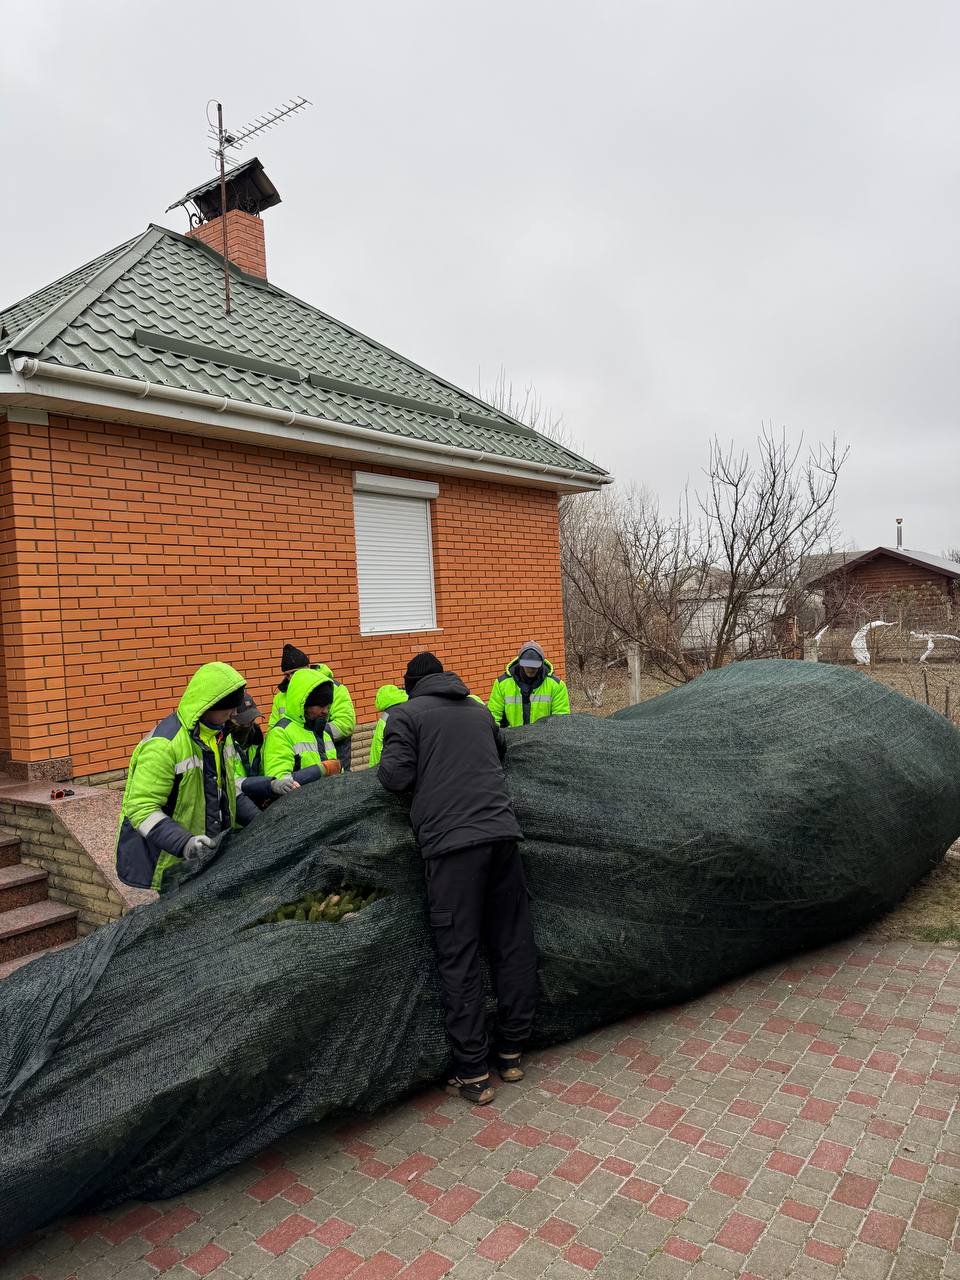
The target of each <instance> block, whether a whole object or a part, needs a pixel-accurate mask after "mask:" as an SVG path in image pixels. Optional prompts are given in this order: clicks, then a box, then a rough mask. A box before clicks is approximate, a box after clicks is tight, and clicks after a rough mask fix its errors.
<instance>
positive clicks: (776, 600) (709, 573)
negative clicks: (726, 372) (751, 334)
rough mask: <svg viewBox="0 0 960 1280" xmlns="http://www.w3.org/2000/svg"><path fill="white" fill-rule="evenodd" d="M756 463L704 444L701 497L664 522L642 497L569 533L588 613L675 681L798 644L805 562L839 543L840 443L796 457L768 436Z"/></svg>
mask: <svg viewBox="0 0 960 1280" xmlns="http://www.w3.org/2000/svg"><path fill="white" fill-rule="evenodd" d="M757 443H758V450H757V455H756V461H755V462H754V461H752V460H751V458H750V457H749V455H748V454H746V453H740V454H736V453H734V451H733V450H732V448H730V449H726V450H724V449H723V448H721V446H720V444H719V442H717V441H714V443H713V445H712V446H711V449H710V456H709V462H708V467H707V471H706V484H705V486H704V488H703V492H702V493H700V494H697V495H694V496H693V497H692V498H691V497H690V495H689V494H684V497H683V499H682V501H681V503H680V506H679V508H678V511H677V513H676V515H673V516H665V515H663V513H662V512H661V511H660V509H659V507H658V505H657V503H656V502H655V501H654V500H652V499H651V498H650V497H649V495H647V494H645V493H642V492H635V493H632V494H628V495H627V496H626V498H621V499H619V500H616V499H608V511H607V519H606V520H604V521H603V522H595V523H593V524H590V525H588V526H587V527H581V528H578V529H576V530H572V531H571V538H570V540H569V545H568V547H567V556H568V570H567V576H568V580H569V582H570V584H571V587H572V589H573V590H574V591H575V592H576V593H577V594H578V596H579V598H580V599H581V600H582V601H583V602H584V603H585V604H586V606H587V607H588V608H590V609H591V610H593V611H595V612H597V613H599V614H600V615H601V616H602V617H604V618H605V619H606V621H607V622H608V623H609V624H610V626H611V627H612V628H613V630H614V631H615V632H616V633H617V634H618V635H621V636H622V637H623V638H624V639H625V640H626V641H628V642H630V643H632V644H635V645H637V646H638V647H639V649H640V651H641V654H642V656H643V658H644V660H645V662H646V663H647V665H648V666H649V667H650V668H652V669H653V670H655V671H656V672H658V673H659V674H660V675H662V676H664V677H665V678H666V679H667V680H669V681H671V682H673V683H682V682H683V681H686V680H689V679H691V678H692V677H693V676H695V675H698V674H699V673H700V672H701V671H704V670H706V669H708V668H711V667H719V666H722V665H724V664H725V663H727V662H730V661H733V660H735V659H739V658H747V657H772V656H779V655H780V654H782V653H783V652H784V651H785V649H788V650H790V651H792V650H793V647H794V646H795V645H796V644H797V643H798V640H799V639H800V638H801V637H802V634H803V632H804V629H805V627H806V626H809V625H812V623H813V620H812V619H807V618H806V617H805V614H804V608H805V604H806V601H807V599H808V596H809V565H810V563H811V561H812V558H813V557H814V555H815V554H816V553H817V552H818V551H820V550H822V549H823V548H824V547H825V546H827V545H831V544H833V543H834V542H835V541H836V537H835V518H834V495H835V491H836V485H837V479H838V476H839V473H840V469H841V467H842V465H843V462H844V459H845V457H846V453H845V452H841V451H840V450H839V449H838V447H837V445H836V443H835V442H834V443H832V444H830V445H829V446H820V447H819V448H816V449H813V450H810V451H808V452H807V453H804V452H803V451H802V446H801V445H797V446H791V445H790V444H788V442H787V439H786V435H785V433H783V432H781V433H780V434H779V435H777V434H774V433H773V432H772V431H769V430H766V429H765V430H764V431H763V432H762V433H761V435H760V437H759V439H758V442H757Z"/></svg>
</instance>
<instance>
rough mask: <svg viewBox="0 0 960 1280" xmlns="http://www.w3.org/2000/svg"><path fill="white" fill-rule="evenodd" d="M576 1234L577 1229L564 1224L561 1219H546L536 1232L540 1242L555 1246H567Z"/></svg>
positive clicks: (569, 1224)
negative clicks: (547, 1242)
mask: <svg viewBox="0 0 960 1280" xmlns="http://www.w3.org/2000/svg"><path fill="white" fill-rule="evenodd" d="M576 1234H577V1228H576V1227H575V1226H574V1225H573V1223H572V1222H564V1221H563V1219H562V1218H548V1219H547V1221H546V1222H545V1223H544V1224H543V1226H542V1227H540V1228H539V1229H538V1231H537V1235H538V1236H539V1237H540V1239H541V1240H547V1241H549V1243H550V1244H555V1245H564V1244H568V1243H569V1242H570V1241H571V1240H572V1239H573V1237H574V1236H575V1235H576Z"/></svg>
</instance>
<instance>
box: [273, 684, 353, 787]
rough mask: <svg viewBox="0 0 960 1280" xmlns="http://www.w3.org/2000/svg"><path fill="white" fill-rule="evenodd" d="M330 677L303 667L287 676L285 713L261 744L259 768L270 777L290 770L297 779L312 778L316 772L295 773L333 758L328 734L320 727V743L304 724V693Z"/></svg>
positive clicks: (283, 774)
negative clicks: (305, 774)
mask: <svg viewBox="0 0 960 1280" xmlns="http://www.w3.org/2000/svg"><path fill="white" fill-rule="evenodd" d="M329 679H330V677H329V676H328V675H323V674H321V672H320V671H315V670H313V668H311V667H304V668H302V669H301V670H300V671H295V672H294V673H293V675H292V676H291V677H290V685H289V687H288V689H287V691H286V695H285V696H286V712H287V713H286V715H284V716H282V717H281V719H280V720H278V721H277V723H276V724H275V725H274V726H273V727H272V728H271V729H269V730H268V731H267V737H266V740H265V742H264V744H263V772H264V773H265V774H266V775H267V777H270V778H282V777H284V776H285V775H286V774H288V773H292V774H293V776H294V777H295V778H296V779H297V781H298V782H301V783H303V782H313V781H314V780H315V778H317V777H319V776H320V775H319V772H316V773H309V774H307V776H305V777H297V775H298V774H299V773H301V772H304V771H306V770H310V769H315V768H316V767H317V766H319V765H321V764H322V763H323V761H324V760H336V758H337V748H336V746H335V745H334V742H333V739H332V738H331V736H330V734H329V733H327V732H326V730H324V733H323V741H322V743H321V742H320V741H319V740H318V739H317V735H316V734H315V733H314V732H313V731H312V730H311V729H308V728H307V727H306V724H305V723H304V717H305V714H306V698H307V695H308V694H309V693H310V692H311V691H312V690H313V689H315V688H316V687H317V686H318V685H321V684H325V683H326V682H327V681H328V680H329Z"/></svg>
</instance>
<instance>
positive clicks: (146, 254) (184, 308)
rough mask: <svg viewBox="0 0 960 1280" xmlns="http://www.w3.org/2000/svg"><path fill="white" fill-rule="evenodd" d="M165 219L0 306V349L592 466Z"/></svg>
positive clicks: (533, 458)
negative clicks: (229, 262) (227, 304)
mask: <svg viewBox="0 0 960 1280" xmlns="http://www.w3.org/2000/svg"><path fill="white" fill-rule="evenodd" d="M231 297H232V304H233V311H232V314H231V315H229V316H226V315H224V311H223V260H222V258H221V257H220V256H219V255H218V254H216V253H214V252H213V251H212V250H211V249H209V248H207V246H206V245H203V244H201V243H200V242H199V241H197V240H192V239H189V238H187V237H185V236H181V235H178V234H177V233H176V232H173V231H168V230H166V229H165V228H163V227H150V228H149V229H148V230H147V231H146V232H145V233H144V234H143V235H141V236H138V237H136V238H135V239H134V240H130V241H127V242H126V243H125V244H122V245H120V246H118V247H117V248H116V249H113V250H111V252H110V253H107V254H104V255H103V256H102V257H100V258H97V259H95V261H94V262H91V263H88V264H87V266H85V267H81V268H80V269H79V270H78V271H75V272H73V273H72V274H71V275H69V276H65V277H64V278H63V279H62V280H59V281H57V283H56V284H53V285H49V286H48V287H47V288H46V289H43V290H41V291H40V292H39V293H36V294H33V295H32V296H31V297H30V298H26V299H24V300H23V301H22V302H19V303H17V304H16V305H14V306H12V307H9V308H8V309H7V310H5V311H0V355H2V354H3V353H4V352H5V351H6V352H9V353H10V354H11V355H12V354H14V353H16V354H24V355H30V356H36V357H37V358H39V359H40V360H42V361H46V362H50V363H55V364H60V365H64V366H72V367H74V368H81V369H87V370H93V371H95V372H98V373H106V374H114V375H116V376H119V377H123V378H134V379H138V380H141V381H146V382H151V383H162V384H166V385H167V386H170V387H176V388H180V389H183V390H187V391H194V392H201V393H206V394H209V395H213V396H226V397H229V398H230V399H233V400H241V401H246V402H248V403H252V404H258V405H263V406H265V407H269V408H272V409H282V410H289V411H291V412H294V413H299V414H305V415H307V416H309V417H313V418H322V419H328V420H330V419H332V420H334V421H337V422H342V423H347V424H352V425H355V426H362V427H370V428H374V429H376V430H380V431H383V432H384V433H385V434H389V435H391V436H404V437H407V438H410V439H414V440H425V441H432V442H434V443H435V444H440V445H445V444H446V445H450V446H454V447H458V448H461V449H469V450H476V451H477V452H478V454H479V453H482V454H486V455H487V456H490V455H493V456H495V457H500V458H502V459H503V461H504V462H505V463H508V462H509V460H510V459H524V460H526V461H528V462H536V463H542V464H544V465H546V466H550V467H558V468H574V469H576V470H578V471H583V472H589V473H591V474H593V475H595V476H596V477H597V479H598V480H602V479H604V478H605V477H606V473H605V472H604V471H603V470H602V469H601V468H599V467H597V466H596V465H595V464H594V463H591V462H588V461H587V460H585V459H584V458H581V457H579V456H578V455H577V454H575V453H573V452H571V451H570V450H568V449H566V448H564V447H563V446H561V445H559V444H556V443H555V442H553V441H551V440H548V439H546V438H545V437H543V436H541V435H539V434H538V433H537V432H535V431H533V430H531V429H530V428H529V427H526V426H523V425H522V424H520V423H517V422H516V421H515V420H514V419H512V418H510V417H508V416H507V415H506V414H503V413H500V412H498V411H497V410H496V409H494V408H492V407H491V406H490V405H487V404H485V403H484V402H483V401H482V400H479V399H478V398H477V397H476V396H472V395H470V394H469V393H468V392H465V391H462V390H460V389H459V388H457V387H455V386H453V385H452V384H451V383H448V382H445V381H444V380H443V379H442V378H439V377H437V376H435V375H434V374H431V373H428V372H427V371H426V370H425V369H422V368H420V367H419V366H418V365H416V364H414V363H413V362H412V361H410V360H407V359H405V358H404V357H403V356H399V355H397V354H396V353H395V352H393V351H390V350H388V349H387V348H386V347H383V346H381V345H380V344H379V343H378V342H375V341H373V339H371V338H368V337H365V336H364V335H363V334H361V333H358V332H357V331H356V330H355V329H351V328H350V327H349V326H348V325H345V324H343V323H342V322H341V321H339V320H334V319H333V318H332V317H331V316H328V315H326V314H325V313H324V312H322V311H318V310H317V308H316V307H312V306H309V305H308V304H307V303H305V302H302V301H300V300H299V299H298V298H295V297H293V296H292V295H290V294H288V293H285V292H284V291H283V290H282V289H278V288H276V287H275V286H274V285H272V284H270V283H268V282H267V281H265V280H259V279H256V278H254V277H251V276H247V275H244V274H243V273H242V272H240V271H237V270H236V269H232V280H231Z"/></svg>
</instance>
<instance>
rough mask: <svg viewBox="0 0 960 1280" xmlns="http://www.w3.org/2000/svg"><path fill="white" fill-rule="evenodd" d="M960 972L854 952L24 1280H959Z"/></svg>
mask: <svg viewBox="0 0 960 1280" xmlns="http://www.w3.org/2000/svg"><path fill="white" fill-rule="evenodd" d="M958 1006H960V955H957V954H956V953H954V952H949V951H942V950H941V951H936V950H933V951H931V949H930V948H922V947H916V946H912V945H909V944H905V943H879V942H871V941H870V940H869V939H855V940H853V941H851V942H849V943H846V944H843V945H840V946H837V947H832V948H830V949H829V950H826V951H821V952H818V953H815V954H813V955H810V956H805V957H802V958H801V959H799V960H796V961H794V962H792V963H790V964H788V965H777V966H775V967H773V968H771V969H769V970H767V971H765V972H762V973H760V974H756V975H753V976H751V977H748V978H746V979H744V980H743V981H740V982H737V983H734V984H731V985H729V986H727V987H725V988H724V989H722V990H720V991H716V992H713V993H711V994H710V995H708V996H706V997H704V998H703V999H700V1000H697V1001H695V1002H693V1003H691V1004H688V1005H685V1006H683V1007H681V1008H676V1009H670V1010H665V1011H663V1012H658V1013H655V1014H647V1015H644V1016H641V1017H637V1018H632V1019H630V1020H628V1021H627V1022H625V1023H620V1024H618V1025H617V1026H612V1027H607V1028H604V1029H603V1030H601V1031H598V1032H596V1033H595V1034H593V1035H590V1036H586V1037H584V1038H583V1039H582V1040H579V1041H577V1042H576V1043H573V1044H570V1045H565V1046H562V1047H561V1048H559V1049H556V1050H552V1051H550V1052H549V1053H545V1054H542V1055H540V1056H539V1057H538V1058H537V1059H536V1060H535V1062H534V1064H533V1066H532V1069H531V1071H530V1075H529V1077H528V1080H527V1082H525V1084H523V1085H521V1086H519V1087H517V1086H514V1087H512V1088H511V1087H504V1088H502V1089H501V1091H500V1092H499V1094H498V1097H497V1101H496V1103H495V1104H494V1105H493V1106H491V1107H487V1108H482V1109H475V1110H471V1109H470V1108H467V1107H466V1106H464V1105H463V1104H462V1103H460V1102H459V1101H457V1100H455V1099H448V1098H445V1097H444V1096H443V1095H442V1094H440V1093H438V1092H436V1091H428V1092H426V1093H423V1094H422V1095H420V1096H418V1097H415V1098H414V1099H412V1100H411V1101H409V1102H408V1103H406V1104H405V1105H403V1106H399V1107H396V1108H393V1109H392V1110H389V1111H386V1112H383V1113H382V1114H379V1115H377V1116H376V1117H374V1118H372V1119H369V1120H362V1121H359V1122H354V1123H350V1124H349V1125H347V1126H345V1127H343V1126H341V1127H340V1128H339V1129H336V1130H334V1129H332V1128H330V1127H324V1126H319V1127H317V1128H316V1129H312V1130H307V1131H301V1132H299V1133H297V1134H294V1135H291V1136H290V1137H289V1138H288V1139H286V1140H284V1141H283V1142H281V1143H279V1144H278V1145H277V1146H276V1147H274V1148H273V1149H271V1150H269V1151H266V1152H264V1153H263V1154H262V1155H261V1156H259V1157H258V1158H257V1159H256V1160H255V1161H253V1162H252V1163H249V1164H246V1165H244V1166H242V1167H240V1168H238V1169H236V1170H234V1171H233V1172H231V1173H230V1174H228V1175H226V1176H224V1177H221V1178H218V1179H217V1180H216V1181H215V1182H213V1183H210V1184H208V1185H207V1186H204V1187H200V1188H197V1189H196V1190H195V1191H192V1192H190V1193H189V1194H187V1195H185V1196H183V1197H181V1198H179V1199H176V1200H170V1201H165V1202H161V1203H157V1204H149V1205H148V1204H137V1205H125V1206H123V1207H122V1208H120V1209H116V1210H113V1211H111V1212H109V1213H106V1214H103V1215H99V1214H97V1215H93V1216H90V1217H80V1218H73V1219H69V1220H67V1221H65V1222H63V1223H61V1224H59V1225H58V1226H57V1227H56V1228H53V1229H50V1230H49V1231H47V1232H44V1233H42V1234H41V1235H40V1236H39V1237H36V1238H34V1239H33V1240H32V1241H30V1242H28V1243H27V1245H26V1247H25V1248H23V1249H21V1250H20V1251H18V1252H16V1253H15V1254H13V1255H12V1256H8V1257H7V1258H6V1259H5V1260H4V1261H3V1263H2V1264H0V1275H2V1277H3V1280H7V1278H8V1277H11V1278H12V1280H20V1278H21V1277H39V1280H66V1278H67V1277H70V1276H76V1277H77V1280H108V1278H109V1280H113V1278H114V1277H116V1280H151V1277H153V1276H155V1275H157V1274H158V1273H163V1274H164V1275H165V1277H167V1278H169V1280H197V1277H198V1276H206V1277H209V1278H210V1280H236V1277H244V1278H245V1277H251V1276H255V1277H262V1278H264V1280H294V1277H299V1276H305V1277H307V1280H341V1278H345V1277H350V1278H351V1280H388V1278H397V1277H402V1280H439V1277H441V1276H444V1275H446V1276H449V1277H451V1280H484V1278H485V1277H488V1276H492V1275H494V1274H496V1275H498V1276H502V1277H505V1278H506V1277H509V1278H511V1280H534V1278H535V1277H540V1276H543V1277H548V1280H584V1278H585V1277H586V1276H588V1275H592V1276H594V1277H596V1280H601V1278H603V1280H633V1277H640V1276H642V1277H644V1280H653V1278H656V1280H661V1278H663V1280H673V1278H676V1280H679V1278H680V1277H690V1280H730V1278H731V1277H733V1276H735V1277H741V1278H742V1280H749V1278H751V1277H759V1278H760V1280H779V1278H780V1277H784V1276H787V1275H790V1276H801V1277H803V1278H804V1280H807V1278H809V1280H820V1278H821V1277H822V1278H823V1280H828V1278H829V1277H834V1276H838V1275H839V1276H843V1277H851V1278H853V1277H864V1278H865V1280H884V1278H885V1277H887V1276H893V1277H895V1280H935V1278H937V1277H942V1278H943V1280H958V1278H960V1244H958V1238H957V1217H958V1208H960V1110H958V1109H957V1107H956V1100H957V1093H958V1089H960V1012H958Z"/></svg>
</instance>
